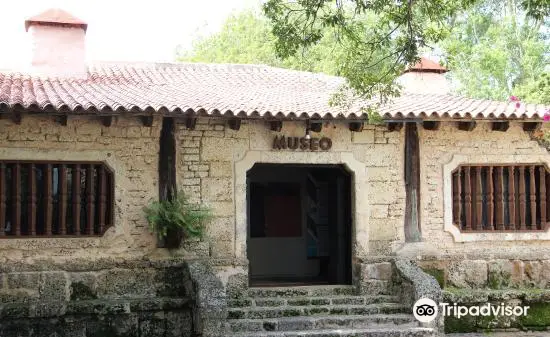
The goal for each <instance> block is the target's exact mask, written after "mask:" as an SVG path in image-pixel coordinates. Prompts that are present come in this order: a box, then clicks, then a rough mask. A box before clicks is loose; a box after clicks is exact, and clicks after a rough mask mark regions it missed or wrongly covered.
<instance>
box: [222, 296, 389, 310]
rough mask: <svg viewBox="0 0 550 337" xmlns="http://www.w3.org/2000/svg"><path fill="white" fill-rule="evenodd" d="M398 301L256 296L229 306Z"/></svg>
mask: <svg viewBox="0 0 550 337" xmlns="http://www.w3.org/2000/svg"><path fill="white" fill-rule="evenodd" d="M394 302H399V297H397V296H387V295H379V296H319V297H294V298H288V297H258V298H250V297H247V298H240V299H233V300H229V302H228V304H229V307H230V308H244V307H251V306H256V307H277V306H304V305H343V304H351V305H365V304H374V303H394Z"/></svg>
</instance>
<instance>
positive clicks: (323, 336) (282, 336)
mask: <svg viewBox="0 0 550 337" xmlns="http://www.w3.org/2000/svg"><path fill="white" fill-rule="evenodd" d="M232 336H233V337H337V336H338V337H435V336H437V333H436V332H435V331H434V330H433V329H430V328H416V327H415V328H405V329H401V328H399V327H389V328H379V329H376V328H373V329H369V328H365V329H338V330H310V331H273V332H261V331H260V332H258V331H257V332H243V333H236V334H233V335H232Z"/></svg>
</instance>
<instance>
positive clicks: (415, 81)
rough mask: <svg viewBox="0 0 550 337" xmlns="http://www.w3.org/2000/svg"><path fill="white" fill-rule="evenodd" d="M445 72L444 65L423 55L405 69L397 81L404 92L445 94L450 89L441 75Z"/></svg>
mask: <svg viewBox="0 0 550 337" xmlns="http://www.w3.org/2000/svg"><path fill="white" fill-rule="evenodd" d="M446 72H447V69H446V68H445V67H442V66H441V65H439V64H438V63H436V62H434V61H431V60H428V59H427V58H424V57H423V58H421V59H420V61H419V62H418V63H417V64H415V65H414V66H412V67H410V68H409V69H407V70H405V72H404V73H403V75H401V76H399V78H398V79H397V81H398V83H399V84H401V85H402V86H403V91H404V92H408V93H415V94H438V95H445V94H448V93H449V92H450V90H451V89H450V85H449V83H448V81H447V79H446V78H445V76H444V75H443V74H444V73H446Z"/></svg>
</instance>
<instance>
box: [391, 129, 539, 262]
mask: <svg viewBox="0 0 550 337" xmlns="http://www.w3.org/2000/svg"><path fill="white" fill-rule="evenodd" d="M419 136H420V154H421V164H420V165H421V227H422V238H423V242H421V243H415V244H407V245H405V246H404V247H403V248H402V249H401V250H400V251H398V254H401V255H408V256H411V257H415V258H416V257H418V256H431V257H436V258H438V257H439V258H441V259H443V260H445V259H446V258H447V257H453V256H454V257H458V258H461V259H472V260H477V259H498V258H499V257H501V258H504V259H508V258H512V259H526V260H529V259H532V258H534V259H537V258H540V257H541V256H542V257H545V258H550V242H549V241H548V240H541V238H543V236H541V234H540V233H533V234H526V235H523V236H522V238H523V239H521V240H518V239H515V238H514V236H513V235H507V236H502V235H500V236H499V235H498V234H487V235H484V236H483V235H479V234H478V235H477V237H476V235H471V236H469V237H466V238H464V239H463V240H462V241H463V242H457V240H456V238H455V237H453V235H451V233H450V232H449V231H447V230H446V228H445V226H446V225H447V226H448V225H449V224H446V222H445V212H446V207H450V206H451V205H452V204H449V201H446V200H445V195H444V189H445V186H446V184H445V179H449V177H447V175H446V174H444V171H445V169H450V167H446V165H455V164H456V163H458V162H464V163H519V162H533V163H540V162H542V163H548V162H549V161H550V154H549V153H548V152H547V150H546V149H544V148H543V147H541V146H540V145H539V144H538V143H537V141H535V140H532V139H531V136H530V134H529V133H527V132H525V131H523V129H522V124H521V123H516V122H511V123H510V128H509V129H508V131H506V132H499V131H491V130H490V123H489V122H478V123H477V127H476V128H475V129H474V130H473V131H460V130H458V128H457V125H456V123H455V122H442V123H441V127H440V128H439V130H436V131H430V130H424V129H421V130H420V135H419ZM447 184H448V182H447ZM534 249H537V251H536V254H535V252H534ZM541 254H542V255H541ZM534 255H538V257H536V256H534Z"/></svg>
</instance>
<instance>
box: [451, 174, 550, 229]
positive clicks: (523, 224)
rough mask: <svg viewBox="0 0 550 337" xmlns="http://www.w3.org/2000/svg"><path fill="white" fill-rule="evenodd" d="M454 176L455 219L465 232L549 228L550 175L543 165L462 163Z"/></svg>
mask: <svg viewBox="0 0 550 337" xmlns="http://www.w3.org/2000/svg"><path fill="white" fill-rule="evenodd" d="M452 180H453V181H452V183H453V184H452V193H453V222H454V224H455V225H456V226H458V228H459V229H460V230H461V231H462V232H493V231H506V232H510V231H512V232H518V231H545V230H546V229H547V227H548V221H549V219H548V218H549V216H550V202H547V200H549V198H550V196H549V195H548V193H550V175H549V173H548V170H547V169H546V167H545V166H544V165H537V164H519V165H483V166H480V165H462V166H459V167H458V168H457V169H455V170H454V171H453V173H452ZM549 201H550V200H549Z"/></svg>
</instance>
